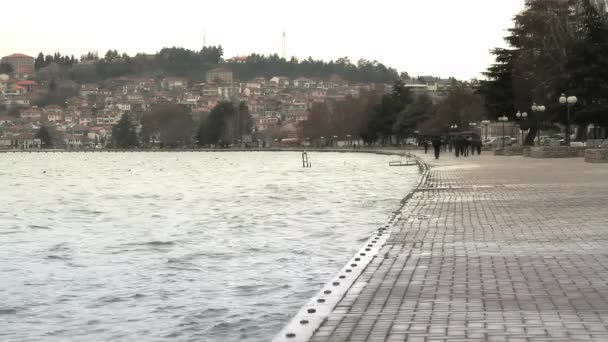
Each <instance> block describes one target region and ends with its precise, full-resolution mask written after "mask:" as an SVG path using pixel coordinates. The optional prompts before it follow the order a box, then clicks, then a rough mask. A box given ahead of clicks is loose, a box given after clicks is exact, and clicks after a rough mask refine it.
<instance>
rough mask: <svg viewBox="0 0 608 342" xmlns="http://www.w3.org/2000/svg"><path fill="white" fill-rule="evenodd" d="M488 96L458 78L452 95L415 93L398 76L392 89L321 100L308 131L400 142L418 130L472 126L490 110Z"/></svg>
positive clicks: (368, 140) (318, 134)
mask: <svg viewBox="0 0 608 342" xmlns="http://www.w3.org/2000/svg"><path fill="white" fill-rule="evenodd" d="M483 104H484V103H483V99H482V98H481V97H480V96H479V95H478V94H475V93H474V92H473V90H472V89H471V88H469V87H467V86H465V85H463V84H460V83H457V82H454V84H453V85H452V87H451V88H450V90H449V92H448V94H447V96H446V97H443V98H433V97H431V95H429V94H427V93H422V94H415V93H412V92H411V91H410V89H409V88H407V87H406V86H405V85H404V84H403V82H402V81H400V80H398V81H396V82H395V84H394V85H393V87H392V89H391V91H390V92H389V93H384V92H383V91H382V90H374V91H371V92H368V93H363V94H361V96H359V97H356V98H354V97H348V98H347V99H346V100H345V101H326V102H324V103H321V104H315V105H314V106H313V107H312V108H311V110H310V114H309V118H308V121H306V122H304V123H303V128H304V135H305V136H306V137H308V138H311V139H318V138H320V137H327V138H330V137H332V136H339V137H341V138H343V137H345V136H348V135H351V137H352V138H361V139H363V141H364V142H366V143H368V144H371V143H381V144H383V145H386V144H389V143H397V144H400V143H402V142H403V141H404V140H406V139H407V138H410V137H414V136H417V135H418V133H420V132H418V133H416V131H422V133H423V134H424V132H428V131H431V130H440V131H442V132H443V131H445V130H446V129H448V128H449V127H450V126H451V125H453V124H457V125H459V126H460V127H466V126H467V125H468V123H469V122H473V121H479V120H481V119H482V118H483V116H484V115H485V108H484V105H483Z"/></svg>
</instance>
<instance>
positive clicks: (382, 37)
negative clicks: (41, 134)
mask: <svg viewBox="0 0 608 342" xmlns="http://www.w3.org/2000/svg"><path fill="white" fill-rule="evenodd" d="M523 4H524V0H461V1H458V0H373V1H372V0H365V1H363V0H305V1H288V0H261V1H249V0H248V1H245V0H232V1H217V0H214V1H206V0H198V1H196V0H172V1H147V0H146V1H143V0H142V1H135V0H104V1H94V2H93V1H77V0H54V1H46V0H45V1H42V0H30V1H28V2H27V5H25V4H24V2H22V1H7V2H6V3H4V2H3V4H2V12H3V13H4V14H3V15H2V19H1V20H0V55H2V56H4V55H7V54H10V53H13V52H21V53H26V54H29V55H33V56H35V55H36V54H37V53H38V52H40V51H43V52H45V53H52V52H55V51H59V52H62V53H68V54H74V55H76V56H80V55H81V54H83V53H85V52H86V51H99V53H100V54H103V53H105V51H107V50H108V49H110V48H112V49H117V50H119V51H121V52H123V51H124V52H127V53H128V54H130V55H132V54H135V53H137V52H146V53H154V52H156V51H158V50H160V49H161V48H162V47H165V46H181V47H185V48H189V49H197V50H198V49H200V48H201V47H202V44H203V32H204V31H205V32H206V36H207V45H215V44H221V45H222V46H223V48H224V51H225V57H232V56H235V55H246V54H249V53H252V52H258V53H264V54H270V53H278V54H279V55H281V50H282V32H283V30H285V31H286V33H287V55H288V56H296V57H298V58H307V57H308V56H312V57H313V58H321V59H324V60H330V59H334V60H335V59H337V58H339V57H342V56H348V57H349V58H350V59H351V60H352V61H355V62H356V61H357V60H358V59H360V58H365V59H369V60H374V59H376V60H378V61H380V62H382V63H384V64H385V65H388V66H391V67H394V68H397V69H398V70H399V71H407V72H408V73H409V74H410V75H414V76H416V75H436V76H442V77H448V76H454V77H457V78H461V79H468V78H471V77H478V76H479V73H480V72H481V71H483V70H484V69H485V67H486V66H487V65H488V64H489V63H491V62H492V58H491V56H490V54H489V50H490V49H491V48H493V47H496V46H504V42H503V40H502V38H503V37H504V36H505V34H506V31H505V30H506V29H507V28H509V27H511V26H512V21H511V19H512V18H513V16H514V15H515V14H516V13H517V12H519V11H520V10H521V9H522V8H523Z"/></svg>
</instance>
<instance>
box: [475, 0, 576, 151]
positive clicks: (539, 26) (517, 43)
mask: <svg viewBox="0 0 608 342" xmlns="http://www.w3.org/2000/svg"><path fill="white" fill-rule="evenodd" d="M576 2H577V0H564V1H554V0H534V1H526V5H525V8H524V10H523V11H522V12H521V13H520V14H518V15H517V16H515V19H514V21H515V26H514V28H512V29H510V30H509V35H508V36H507V37H506V38H505V40H506V42H507V43H508V44H509V48H507V49H495V50H493V54H494V55H495V56H496V63H495V64H494V65H492V66H490V67H489V68H488V70H487V71H486V73H485V75H486V76H487V78H488V80H487V81H482V82H481V85H480V87H479V90H478V93H479V94H481V95H483V96H484V97H485V101H486V108H487V109H488V113H489V115H490V116H491V117H494V118H496V117H498V116H500V115H504V114H507V115H509V114H511V115H512V114H513V113H515V112H516V111H517V110H521V111H529V108H530V106H531V104H532V103H533V102H537V103H540V104H545V103H546V104H549V103H553V102H554V101H556V99H557V98H558V97H559V94H560V93H561V92H562V91H563V90H564V88H565V86H566V84H567V79H568V74H567V72H566V64H567V61H568V50H569V47H570V46H571V44H572V42H573V39H574V34H573V25H572V23H573V22H575V17H574V13H575V8H576V6H575V5H576ZM547 108H548V111H547V112H546V113H545V117H540V116H539V115H540V114H539V113H530V114H531V117H530V119H531V120H528V121H527V122H526V123H525V124H524V125H523V126H524V128H525V126H528V128H530V134H528V136H527V138H526V143H527V144H529V143H530V142H533V140H534V137H535V135H536V133H537V130H538V124H539V123H540V121H541V120H543V119H546V118H548V117H551V116H553V117H554V118H556V119H558V120H562V119H563V118H561V117H560V116H557V117H555V114H558V113H559V112H560V111H557V110H555V109H554V108H552V107H549V106H548V107H547Z"/></svg>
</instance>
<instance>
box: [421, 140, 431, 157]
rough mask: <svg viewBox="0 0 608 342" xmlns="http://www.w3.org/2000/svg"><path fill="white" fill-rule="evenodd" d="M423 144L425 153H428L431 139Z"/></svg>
mask: <svg viewBox="0 0 608 342" xmlns="http://www.w3.org/2000/svg"><path fill="white" fill-rule="evenodd" d="M422 144H423V145H424V154H427V152H428V151H429V141H428V140H425V141H424V142H423V143H422Z"/></svg>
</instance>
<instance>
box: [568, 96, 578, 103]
mask: <svg viewBox="0 0 608 342" xmlns="http://www.w3.org/2000/svg"><path fill="white" fill-rule="evenodd" d="M566 101H568V104H569V105H573V104H576V103H577V102H578V99H577V98H576V96H568V99H567V100H566Z"/></svg>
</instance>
